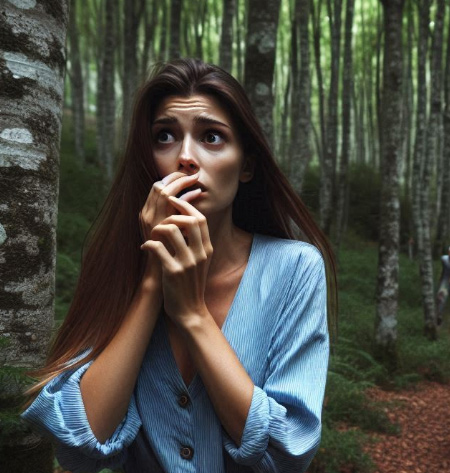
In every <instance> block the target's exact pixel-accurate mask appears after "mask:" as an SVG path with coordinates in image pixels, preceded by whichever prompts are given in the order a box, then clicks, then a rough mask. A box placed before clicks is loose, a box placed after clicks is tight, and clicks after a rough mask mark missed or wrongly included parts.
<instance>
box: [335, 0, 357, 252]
mask: <svg viewBox="0 0 450 473" xmlns="http://www.w3.org/2000/svg"><path fill="white" fill-rule="evenodd" d="M354 4H355V2H354V0H347V4H346V15H345V45H344V71H343V84H342V152H341V160H340V169H339V182H338V199H337V219H336V220H337V222H336V245H337V247H339V245H340V243H341V239H342V234H343V232H344V225H345V214H346V206H347V199H348V186H349V184H348V180H349V176H348V167H349V162H350V146H351V145H350V128H351V97H352V91H353V55H352V37H353V34H352V31H353V15H354Z"/></svg>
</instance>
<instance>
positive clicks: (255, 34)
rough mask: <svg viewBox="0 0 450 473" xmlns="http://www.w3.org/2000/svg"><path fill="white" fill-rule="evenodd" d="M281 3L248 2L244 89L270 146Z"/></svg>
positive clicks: (273, 0)
mask: <svg viewBox="0 0 450 473" xmlns="http://www.w3.org/2000/svg"><path fill="white" fill-rule="evenodd" d="M280 3H281V2H280V0H270V1H266V2H264V3H261V2H260V1H258V0H249V2H248V22H247V40H246V43H247V52H246V56H245V72H244V75H245V80H244V84H245V89H246V91H247V94H248V96H249V98H250V102H251V103H252V106H253V109H254V111H255V114H256V116H257V117H259V120H260V123H261V126H262V129H263V130H264V132H265V135H266V137H267V139H268V141H269V143H271V144H273V142H274V140H273V116H272V113H273V109H274V95H273V90H272V85H273V73H274V67H275V52H276V44H277V27H278V16H279V12H280Z"/></svg>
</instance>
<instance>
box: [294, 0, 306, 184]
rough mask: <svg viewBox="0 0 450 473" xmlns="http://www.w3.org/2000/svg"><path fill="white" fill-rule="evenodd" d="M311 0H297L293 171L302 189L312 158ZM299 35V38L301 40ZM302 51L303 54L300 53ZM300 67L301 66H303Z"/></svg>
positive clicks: (295, 182)
mask: <svg viewBox="0 0 450 473" xmlns="http://www.w3.org/2000/svg"><path fill="white" fill-rule="evenodd" d="M310 6H311V3H310V1H309V0H297V1H296V2H295V24H294V28H293V34H292V36H293V47H292V55H293V56H295V57H293V58H292V61H291V64H292V88H291V90H292V104H291V138H290V143H291V149H290V153H289V154H290V160H291V166H290V173H289V177H290V179H291V182H292V185H293V186H294V189H295V190H296V191H297V192H299V193H300V192H301V189H302V184H303V177H304V175H305V171H306V168H307V166H308V164H309V162H310V160H311V146H310V130H311V71H310V54H309V49H310V45H309V20H310ZM297 38H298V41H297ZM298 53H300V54H298ZM299 66H300V67H299Z"/></svg>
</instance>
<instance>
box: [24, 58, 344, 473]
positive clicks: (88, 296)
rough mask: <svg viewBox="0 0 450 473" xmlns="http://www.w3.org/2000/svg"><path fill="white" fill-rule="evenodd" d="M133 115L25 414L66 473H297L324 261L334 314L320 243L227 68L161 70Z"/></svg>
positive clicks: (304, 457) (315, 408)
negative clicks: (106, 471)
mask: <svg viewBox="0 0 450 473" xmlns="http://www.w3.org/2000/svg"><path fill="white" fill-rule="evenodd" d="M133 117H134V118H133V122H132V126H131V131H130V137H129V140H128V145H127V149H126V153H125V157H124V159H123V162H122V163H121V165H120V168H119V171H118V174H117V177H116V179H115V182H114V184H113V186H112V190H111V192H110V195H109V197H108V199H107V202H106V204H105V206H104V208H103V209H102V212H101V214H100V218H99V221H98V223H97V227H96V231H95V232H94V234H93V235H92V237H91V239H90V242H89V245H88V251H87V253H86V255H85V257H84V259H83V267H82V271H81V275H80V279H79V282H78V286H77V290H76V294H75V297H74V300H73V303H72V306H71V308H70V311H69V314H68V315H67V318H66V320H65V321H64V324H63V325H62V327H61V329H60V331H59V333H58V336H57V338H56V340H55V342H54V344H53V347H52V350H51V353H50V356H49V359H48V363H47V366H46V367H45V368H44V369H43V370H42V372H41V373H40V376H41V380H42V381H41V382H40V383H39V385H37V386H36V387H35V388H34V390H35V392H37V391H38V390H39V389H41V388H42V387H43V389H42V390H41V392H40V394H39V395H38V397H37V398H36V399H35V401H34V402H33V404H32V405H31V406H30V407H29V408H28V409H27V411H26V412H25V413H24V414H23V416H24V418H25V419H27V420H29V421H30V422H32V423H33V424H34V425H36V426H37V427H38V428H39V429H41V430H45V431H49V432H50V433H51V434H52V435H53V436H54V437H55V438H56V440H57V444H58V458H59V460H60V463H61V464H62V465H63V466H64V467H66V468H68V469H70V470H71V471H73V472H75V473H77V472H88V471H99V470H100V469H102V468H105V467H116V466H118V465H123V466H124V468H125V471H127V472H152V473H154V472H184V471H186V472H187V471H198V472H207V473H220V472H244V471H249V472H250V471H257V472H299V471H304V470H305V469H306V468H307V466H308V464H309V462H310V461H311V458H312V456H313V455H314V453H315V451H316V449H317V447H318V444H319V440H320V414H321V408H322V400H323V392H324V385H325V378H326V369H327V361H328V334H327V320H326V312H327V311H326V306H327V291H326V286H327V283H326V276H325V270H324V267H325V265H324V261H325V264H326V265H327V267H328V268H329V276H328V281H329V287H331V291H329V295H328V301H329V306H330V307H331V309H332V310H331V311H330V313H333V310H334V309H333V307H334V304H333V301H334V296H335V285H334V264H333V258H332V255H331V251H330V249H329V247H328V244H327V241H326V239H325V238H324V237H323V235H322V233H321V232H320V230H319V229H318V228H317V226H316V225H315V224H314V222H313V220H312V219H311V217H310V216H309V214H308V212H307V210H306V208H305V206H304V205H303V203H302V202H301V201H300V199H299V198H298V197H297V195H296V194H295V193H294V191H293V190H292V189H291V187H290V185H289V183H288V182H287V180H286V179H285V178H284V176H283V175H282V173H281V172H280V170H279V169H278V167H277V166H276V164H275V161H274V159H273V157H272V155H271V152H270V150H269V147H268V145H267V142H266V140H265V139H264V137H263V134H262V132H261V129H260V127H259V125H258V123H257V121H256V119H255V117H254V115H253V113H252V111H251V107H250V104H249V102H248V99H247V97H246V96H245V93H244V91H243V89H242V87H241V86H240V85H239V84H238V82H237V81H236V80H235V79H233V78H232V77H231V76H230V75H229V74H227V73H226V72H225V71H223V70H222V69H220V68H218V67H216V66H212V65H208V64H205V63H203V62H201V61H199V60H193V59H183V60H176V61H173V62H170V63H167V64H166V65H163V66H160V67H159V68H158V69H157V70H156V71H155V72H154V74H153V77H152V79H151V80H150V81H149V82H148V83H147V84H146V85H145V86H144V87H143V88H142V89H141V91H140V93H139V95H138V99H137V101H136V106H135V110H134V115H133ZM138 215H139V218H138ZM298 232H300V233H301V235H303V239H307V240H308V241H309V242H310V244H309V243H304V242H300V241H296V239H295V235H296V233H298Z"/></svg>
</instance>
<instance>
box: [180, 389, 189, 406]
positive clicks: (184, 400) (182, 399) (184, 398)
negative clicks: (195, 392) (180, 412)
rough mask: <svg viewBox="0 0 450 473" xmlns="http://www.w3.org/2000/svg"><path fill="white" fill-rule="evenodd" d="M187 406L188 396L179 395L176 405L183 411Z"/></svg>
mask: <svg viewBox="0 0 450 473" xmlns="http://www.w3.org/2000/svg"><path fill="white" fill-rule="evenodd" d="M188 404H189V396H188V395H187V394H186V393H183V394H181V395H180V396H179V397H178V405H179V406H180V407H182V408H183V409H185V408H186V407H187V406H188Z"/></svg>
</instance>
